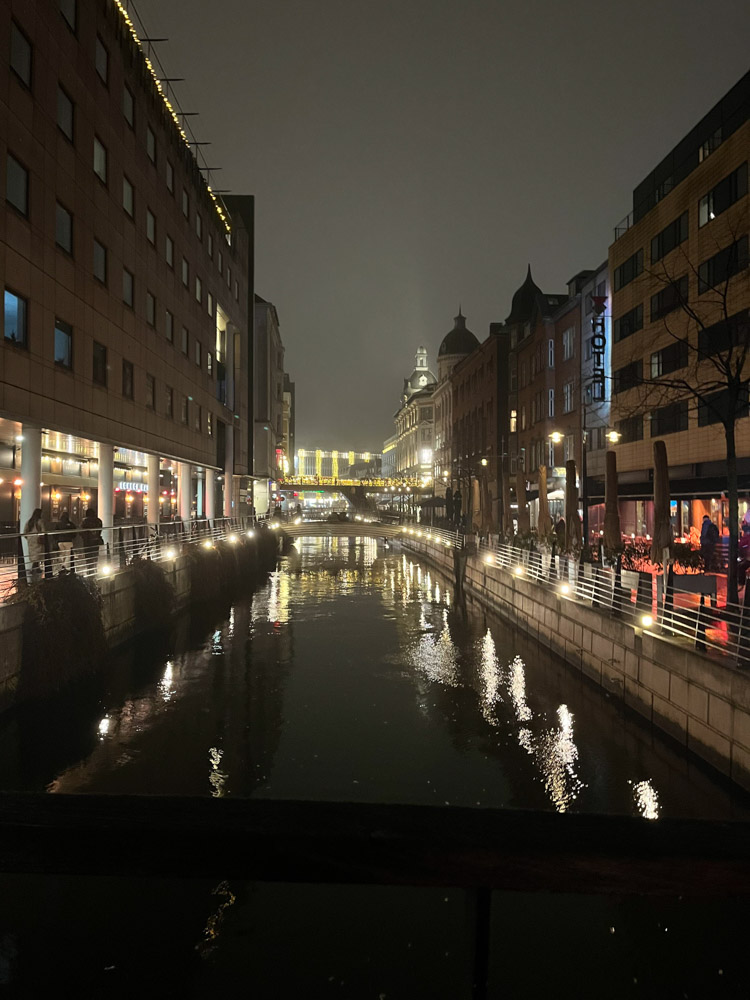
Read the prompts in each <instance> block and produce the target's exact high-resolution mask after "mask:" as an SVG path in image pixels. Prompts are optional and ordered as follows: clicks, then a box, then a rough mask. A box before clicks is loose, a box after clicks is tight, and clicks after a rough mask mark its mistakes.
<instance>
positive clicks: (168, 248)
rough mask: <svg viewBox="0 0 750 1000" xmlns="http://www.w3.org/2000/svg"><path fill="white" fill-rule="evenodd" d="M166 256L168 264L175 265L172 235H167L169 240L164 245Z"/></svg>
mask: <svg viewBox="0 0 750 1000" xmlns="http://www.w3.org/2000/svg"><path fill="white" fill-rule="evenodd" d="M164 257H165V259H166V261H167V264H168V265H169V266H170V267H172V268H173V267H174V240H173V239H172V237H171V236H167V240H166V243H165V246H164Z"/></svg>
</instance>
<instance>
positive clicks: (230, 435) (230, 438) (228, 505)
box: [224, 424, 234, 517]
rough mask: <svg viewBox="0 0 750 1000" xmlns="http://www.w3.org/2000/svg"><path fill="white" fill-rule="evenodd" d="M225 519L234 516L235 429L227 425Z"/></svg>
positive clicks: (225, 439)
mask: <svg viewBox="0 0 750 1000" xmlns="http://www.w3.org/2000/svg"><path fill="white" fill-rule="evenodd" d="M224 442H225V447H224V517H231V516H232V494H233V492H234V427H233V425H232V424H228V425H227V433H226V436H225V438H224Z"/></svg>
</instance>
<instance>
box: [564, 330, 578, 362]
mask: <svg viewBox="0 0 750 1000" xmlns="http://www.w3.org/2000/svg"><path fill="white" fill-rule="evenodd" d="M574 337H575V330H574V328H573V327H572V326H570V327H568V329H567V330H563V335H562V351H563V361H570V359H571V358H572V357H573V350H574V347H573V345H574Z"/></svg>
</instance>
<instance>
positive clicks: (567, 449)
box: [563, 434, 576, 462]
mask: <svg viewBox="0 0 750 1000" xmlns="http://www.w3.org/2000/svg"><path fill="white" fill-rule="evenodd" d="M575 457H576V439H575V436H574V435H573V434H566V435H565V440H564V441H563V461H564V462H573V461H574V460H575Z"/></svg>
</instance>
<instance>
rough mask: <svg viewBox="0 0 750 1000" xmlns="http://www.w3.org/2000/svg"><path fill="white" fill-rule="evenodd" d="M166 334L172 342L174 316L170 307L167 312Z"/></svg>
mask: <svg viewBox="0 0 750 1000" xmlns="http://www.w3.org/2000/svg"><path fill="white" fill-rule="evenodd" d="M164 334H165V336H166V338H167V340H168V341H169V343H170V344H171V343H172V341H173V340H174V316H173V315H172V313H171V312H170V311H169V309H167V310H166V312H165V321H164Z"/></svg>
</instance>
